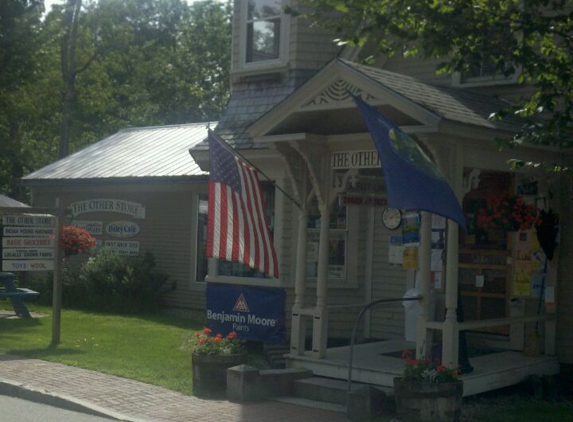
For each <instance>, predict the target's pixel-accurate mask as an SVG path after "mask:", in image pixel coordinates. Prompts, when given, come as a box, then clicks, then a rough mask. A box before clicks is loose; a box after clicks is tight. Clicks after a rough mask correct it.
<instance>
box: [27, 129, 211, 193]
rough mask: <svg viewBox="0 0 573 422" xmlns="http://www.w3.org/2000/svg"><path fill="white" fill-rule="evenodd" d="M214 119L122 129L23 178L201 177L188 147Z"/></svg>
mask: <svg viewBox="0 0 573 422" xmlns="http://www.w3.org/2000/svg"><path fill="white" fill-rule="evenodd" d="M208 125H210V126H211V127H214V126H215V125H216V122H210V123H192V124H185V125H174V126H158V127H143V128H129V129H122V130H120V131H119V132H117V133H116V134H114V135H111V136H110V137H108V138H106V139H103V140H101V141H99V142H97V143H95V144H93V145H91V146H89V147H87V148H84V149H82V150H80V151H78V152H76V153H75V154H72V155H70V156H68V157H65V158H63V159H61V160H58V161H56V162H54V163H52V164H49V165H47V166H45V167H43V168H41V169H39V170H37V171H35V172H33V173H31V174H29V175H27V176H25V177H23V178H22V180H23V181H24V182H25V183H26V182H28V183H33V182H40V181H55V180H86V179H90V180H94V179H95V180H107V179H117V178H135V179H139V178H150V177H152V178H175V177H187V178H189V177H192V176H203V175H206V174H207V173H206V172H204V171H202V170H201V169H200V168H199V166H198V165H197V163H195V161H194V160H193V158H192V157H191V156H190V155H189V152H188V151H189V148H191V147H193V146H194V145H196V144H198V143H199V142H201V141H202V140H204V139H205V138H206V137H207V127H208Z"/></svg>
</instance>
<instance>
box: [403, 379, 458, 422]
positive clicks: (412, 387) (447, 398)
mask: <svg viewBox="0 0 573 422" xmlns="http://www.w3.org/2000/svg"><path fill="white" fill-rule="evenodd" d="M463 385H464V384H463V382H462V381H455V382H446V383H441V384H434V383H429V382H422V381H411V380H405V379H403V378H394V397H395V399H396V412H397V414H398V417H399V418H400V419H402V420H404V421H408V422H459V421H460V417H461V410H462V394H463V391H464V390H463Z"/></svg>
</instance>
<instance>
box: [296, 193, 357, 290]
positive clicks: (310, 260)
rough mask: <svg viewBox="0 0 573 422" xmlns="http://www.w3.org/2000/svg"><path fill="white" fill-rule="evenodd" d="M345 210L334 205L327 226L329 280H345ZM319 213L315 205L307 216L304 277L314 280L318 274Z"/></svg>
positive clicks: (346, 225) (340, 206) (346, 224)
mask: <svg viewBox="0 0 573 422" xmlns="http://www.w3.org/2000/svg"><path fill="white" fill-rule="evenodd" d="M347 220H348V219H347V209H346V207H345V206H342V205H338V204H336V205H334V207H333V209H332V210H331V213H330V221H329V224H328V228H329V233H328V275H327V277H328V278H329V279H344V278H346V249H347V243H348V242H347V233H348V230H347V229H348V222H347ZM320 224H321V220H320V212H319V211H318V206H317V205H316V203H315V204H314V206H313V208H311V210H310V213H309V216H308V225H307V227H308V233H307V255H306V276H307V277H309V278H316V277H317V272H318V247H319V244H320Z"/></svg>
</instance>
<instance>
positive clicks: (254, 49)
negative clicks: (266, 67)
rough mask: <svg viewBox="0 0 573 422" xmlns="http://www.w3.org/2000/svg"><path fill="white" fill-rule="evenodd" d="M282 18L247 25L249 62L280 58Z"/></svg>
mask: <svg viewBox="0 0 573 422" xmlns="http://www.w3.org/2000/svg"><path fill="white" fill-rule="evenodd" d="M280 26H281V25H280V19H273V20H266V21H257V22H251V23H249V24H248V25H247V62H249V63H250V62H260V61H265V60H275V59H278V58H279V40H280Z"/></svg>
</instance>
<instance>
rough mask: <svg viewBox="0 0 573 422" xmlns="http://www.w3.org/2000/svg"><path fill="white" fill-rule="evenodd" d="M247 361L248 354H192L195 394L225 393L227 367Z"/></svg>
mask: <svg viewBox="0 0 573 422" xmlns="http://www.w3.org/2000/svg"><path fill="white" fill-rule="evenodd" d="M246 362H247V354H246V353H242V354H236V355H200V354H197V353H193V354H192V355H191V367H192V368H193V393H194V394H195V395H198V396H200V395H214V394H221V395H224V394H225V392H226V391H227V369H229V368H232V367H233V366H237V365H241V364H244V363H246Z"/></svg>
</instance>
